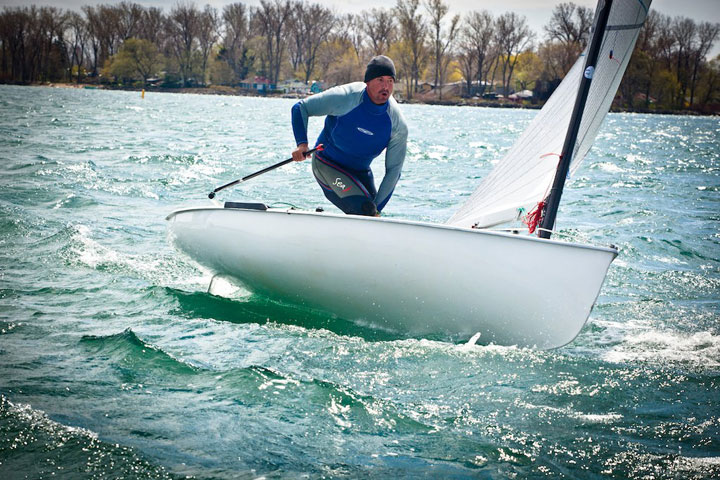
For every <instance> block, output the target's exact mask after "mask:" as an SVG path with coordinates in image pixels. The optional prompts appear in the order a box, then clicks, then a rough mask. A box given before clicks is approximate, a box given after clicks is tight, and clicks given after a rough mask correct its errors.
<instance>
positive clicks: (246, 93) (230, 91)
mask: <svg viewBox="0 0 720 480" xmlns="http://www.w3.org/2000/svg"><path fill="white" fill-rule="evenodd" d="M4 85H17V84H4ZM19 86H28V87H53V88H74V89H88V90H120V91H129V92H138V93H140V92H142V90H143V89H142V88H138V87H114V86H106V85H97V84H93V83H80V84H78V83H64V82H62V83H57V82H56V83H33V84H28V85H19ZM145 92H146V93H181V94H184V93H192V94H196V95H228V96H237V97H264V98H291V99H292V98H295V99H302V98H305V97H306V96H307V95H302V94H296V93H295V94H294V93H269V94H262V93H259V92H257V93H256V92H253V91H250V90H246V89H241V88H239V87H226V86H215V87H192V88H162V87H148V88H146V89H145ZM398 102H399V103H401V104H408V105H441V106H449V107H452V106H455V107H485V108H512V109H525V110H540V109H541V108H542V107H543V104H537V105H532V104H519V103H515V102H512V101H488V100H482V99H471V98H453V99H451V100H416V99H412V100H410V101H402V100H398ZM610 112H612V113H647V114H657V115H689V116H707V117H715V116H718V115H720V112H717V113H713V112H698V111H696V110H650V109H640V108H635V109H627V108H616V107H613V108H611V109H610Z"/></svg>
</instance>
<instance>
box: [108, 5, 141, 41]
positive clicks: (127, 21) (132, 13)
mask: <svg viewBox="0 0 720 480" xmlns="http://www.w3.org/2000/svg"><path fill="white" fill-rule="evenodd" d="M143 10H144V9H143V7H142V6H141V5H139V4H137V3H132V2H128V1H122V2H120V3H119V4H118V5H117V8H116V11H117V22H116V24H115V27H116V28H117V31H118V38H119V39H120V41H122V42H124V41H125V40H127V39H128V38H132V37H137V36H138V33H139V30H140V25H141V23H142V19H143Z"/></svg>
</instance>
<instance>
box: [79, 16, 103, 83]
mask: <svg viewBox="0 0 720 480" xmlns="http://www.w3.org/2000/svg"><path fill="white" fill-rule="evenodd" d="M82 10H83V12H84V13H85V18H86V21H87V29H88V41H89V42H90V48H91V49H92V73H91V75H92V76H93V77H95V76H97V74H98V65H100V52H101V49H100V30H101V28H102V27H101V25H100V14H99V11H98V9H97V7H91V6H88V5H85V6H84V7H82Z"/></svg>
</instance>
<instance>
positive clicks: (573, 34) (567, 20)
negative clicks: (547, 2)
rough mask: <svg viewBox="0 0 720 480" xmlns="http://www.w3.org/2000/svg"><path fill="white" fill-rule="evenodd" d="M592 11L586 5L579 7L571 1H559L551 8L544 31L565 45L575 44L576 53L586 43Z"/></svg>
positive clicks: (552, 38)
mask: <svg viewBox="0 0 720 480" xmlns="http://www.w3.org/2000/svg"><path fill="white" fill-rule="evenodd" d="M592 22H593V12H592V10H590V9H589V8H588V7H580V6H578V5H575V4H574V3H572V2H569V3H561V4H559V5H556V6H555V8H554V9H553V12H552V16H551V17H550V21H549V22H548V24H547V25H545V32H546V33H547V34H548V37H549V38H550V39H551V40H557V41H559V42H561V43H563V44H565V45H577V46H578V47H579V50H578V54H579V53H580V51H582V49H583V48H585V45H586V44H587V41H588V38H589V35H590V27H592Z"/></svg>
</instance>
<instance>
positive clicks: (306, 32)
mask: <svg viewBox="0 0 720 480" xmlns="http://www.w3.org/2000/svg"><path fill="white" fill-rule="evenodd" d="M300 18H301V22H300V24H301V27H300V31H301V32H302V33H303V35H302V37H303V50H304V53H303V70H304V74H305V82H308V81H309V80H310V76H311V75H312V73H313V70H314V69H315V62H316V60H317V53H318V49H319V48H320V46H321V45H322V44H323V43H324V42H325V41H327V39H328V36H329V35H330V32H331V30H332V28H333V24H334V23H335V22H334V18H335V16H334V15H333V13H332V12H331V11H330V10H329V9H328V8H325V7H323V6H321V5H319V4H317V3H314V4H311V5H306V6H305V7H304V8H303V9H301V17H300Z"/></svg>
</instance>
